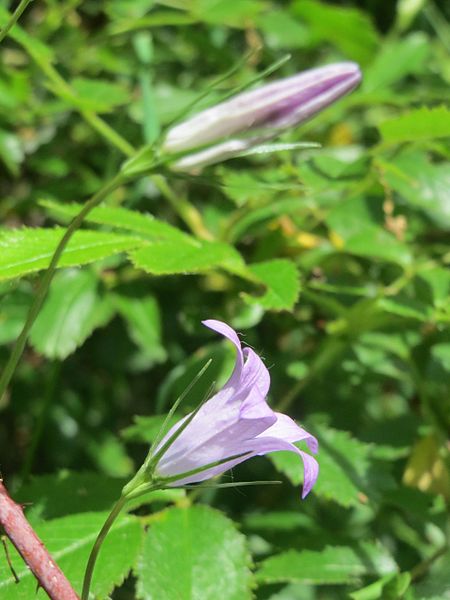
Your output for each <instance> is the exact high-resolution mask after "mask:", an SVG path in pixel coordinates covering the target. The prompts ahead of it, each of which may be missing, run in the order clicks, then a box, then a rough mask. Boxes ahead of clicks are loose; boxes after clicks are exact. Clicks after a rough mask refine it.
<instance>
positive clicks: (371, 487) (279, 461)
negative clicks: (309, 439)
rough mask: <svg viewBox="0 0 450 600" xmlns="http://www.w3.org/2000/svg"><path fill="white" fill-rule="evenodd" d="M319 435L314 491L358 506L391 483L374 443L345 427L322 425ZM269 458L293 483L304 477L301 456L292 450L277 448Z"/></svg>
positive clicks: (375, 495)
mask: <svg viewBox="0 0 450 600" xmlns="http://www.w3.org/2000/svg"><path fill="white" fill-rule="evenodd" d="M314 433H315V435H317V437H318V439H319V453H318V454H317V455H316V459H317V461H318V463H319V467H320V472H319V477H318V479H317V482H316V484H315V486H314V488H313V493H315V494H317V495H318V496H322V497H324V498H327V499H329V500H333V501H334V502H337V503H338V504H341V505H342V506H358V505H359V504H361V503H364V502H367V500H368V496H369V495H370V497H371V499H374V498H375V497H377V496H379V494H380V491H381V489H382V488H386V487H390V485H391V479H390V477H389V475H388V473H387V471H386V468H387V467H382V466H381V465H380V464H378V463H377V464H376V465H375V463H374V461H373V460H372V459H371V451H372V446H371V445H370V444H366V443H363V442H360V441H359V440H357V439H355V438H352V437H351V435H350V434H349V433H348V432H346V431H338V430H336V429H331V428H322V427H321V428H320V429H319V431H315V432H314ZM270 459H271V460H272V462H273V463H274V464H275V466H276V468H277V469H278V470H280V471H281V472H282V473H284V474H285V475H286V476H287V477H288V478H289V480H290V481H291V482H292V483H293V484H294V485H299V484H300V483H301V481H302V469H301V467H300V465H299V460H298V457H297V456H296V455H295V454H293V453H292V452H274V453H273V454H270Z"/></svg>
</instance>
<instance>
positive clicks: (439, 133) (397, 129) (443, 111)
mask: <svg viewBox="0 0 450 600" xmlns="http://www.w3.org/2000/svg"><path fill="white" fill-rule="evenodd" d="M379 129H380V132H381V135H382V137H383V140H384V141H385V142H387V143H389V144H401V143H403V142H418V141H425V140H433V139H438V138H442V137H449V136H450V111H449V110H448V108H447V107H446V106H437V107H436V108H428V107H426V106H423V107H422V108H416V109H414V110H410V111H408V112H406V113H404V114H403V115H400V116H399V117H396V118H395V119H390V120H389V121H385V122H384V123H381V125H380V126H379Z"/></svg>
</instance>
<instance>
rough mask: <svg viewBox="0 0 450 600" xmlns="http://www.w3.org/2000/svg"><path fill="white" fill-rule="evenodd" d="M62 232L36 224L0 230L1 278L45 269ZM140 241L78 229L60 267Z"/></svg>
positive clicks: (121, 249) (106, 253) (104, 256)
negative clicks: (32, 226) (30, 226)
mask: <svg viewBox="0 0 450 600" xmlns="http://www.w3.org/2000/svg"><path fill="white" fill-rule="evenodd" d="M63 234H64V230H63V229H61V228H52V229H39V228H37V227H36V228H30V229H28V228H27V229H10V230H3V231H2V232H0V250H1V255H0V256H1V257H0V280H2V279H12V278H15V277H22V276H23V275H28V274H29V273H33V272H34V271H39V270H41V269H45V268H46V267H47V266H48V264H49V262H50V259H51V257H52V256H53V253H54V251H55V249H56V246H57V244H58V242H59V241H60V239H61V237H62V236H63ZM139 244H140V240H139V239H138V238H133V237H130V236H123V235H115V234H113V233H106V232H91V231H78V232H77V233H75V235H74V236H73V238H72V239H71V240H70V241H69V243H68V245H67V248H66V250H65V251H64V254H63V256H62V257H61V260H60V262H59V267H75V266H79V265H85V264H87V263H91V262H93V261H96V260H100V259H102V258H106V257H108V256H112V255H114V254H118V253H119V252H123V251H124V250H128V249H129V248H133V247H135V246H137V245H139ZM37 250H38V251H37Z"/></svg>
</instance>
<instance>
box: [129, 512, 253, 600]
mask: <svg viewBox="0 0 450 600" xmlns="http://www.w3.org/2000/svg"><path fill="white" fill-rule="evenodd" d="M250 563H251V559H250V556H249V554H248V550H247V548H246V544H245V537H244V536H243V535H242V534H241V533H239V532H238V531H237V529H236V528H235V525H234V523H233V522H232V521H230V520H229V519H227V518H226V517H225V516H224V515H223V514H221V513H220V512H218V511H216V510H213V509H211V508H209V507H207V506H191V507H188V508H172V509H169V510H167V511H165V512H163V513H161V514H160V517H159V519H158V521H154V522H153V524H152V526H151V527H150V528H149V530H148V532H147V535H146V537H145V541H144V546H143V549H142V554H141V556H140V558H139V562H138V565H137V568H136V575H137V577H138V585H137V590H138V592H137V597H138V598H140V599H142V600H177V599H179V598H183V600H194V599H195V598H201V599H202V600H216V599H217V598H220V599H221V600H245V599H250V598H251V597H252V594H251V591H250V588H251V583H252V576H251V572H250V570H249V566H250Z"/></svg>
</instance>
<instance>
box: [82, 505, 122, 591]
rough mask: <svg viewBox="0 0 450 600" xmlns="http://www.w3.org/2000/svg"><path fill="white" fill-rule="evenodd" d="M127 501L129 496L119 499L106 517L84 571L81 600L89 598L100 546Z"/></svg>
mask: <svg viewBox="0 0 450 600" xmlns="http://www.w3.org/2000/svg"><path fill="white" fill-rule="evenodd" d="M126 503H127V497H126V496H121V497H120V498H119V500H118V501H117V502H116V503H115V504H114V506H113V509H112V511H111V512H110V513H109V516H108V518H107V519H106V521H105V523H104V525H103V527H102V528H101V530H100V533H99V534H98V536H97V539H96V540H95V543H94V546H93V547H92V550H91V553H90V555H89V559H88V562H87V565H86V571H85V573H84V580H83V591H82V592H81V600H88V598H89V589H90V587H91V581H92V575H93V573H94V567H95V563H96V561H97V557H98V554H99V552H100V548H101V546H102V544H103V542H104V541H105V538H106V536H107V535H108V532H109V530H110V529H111V527H112V525H113V523H114V521H115V520H116V519H117V517H118V516H119V514H120V512H121V510H122V508H123V507H124V506H125V504H126Z"/></svg>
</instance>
